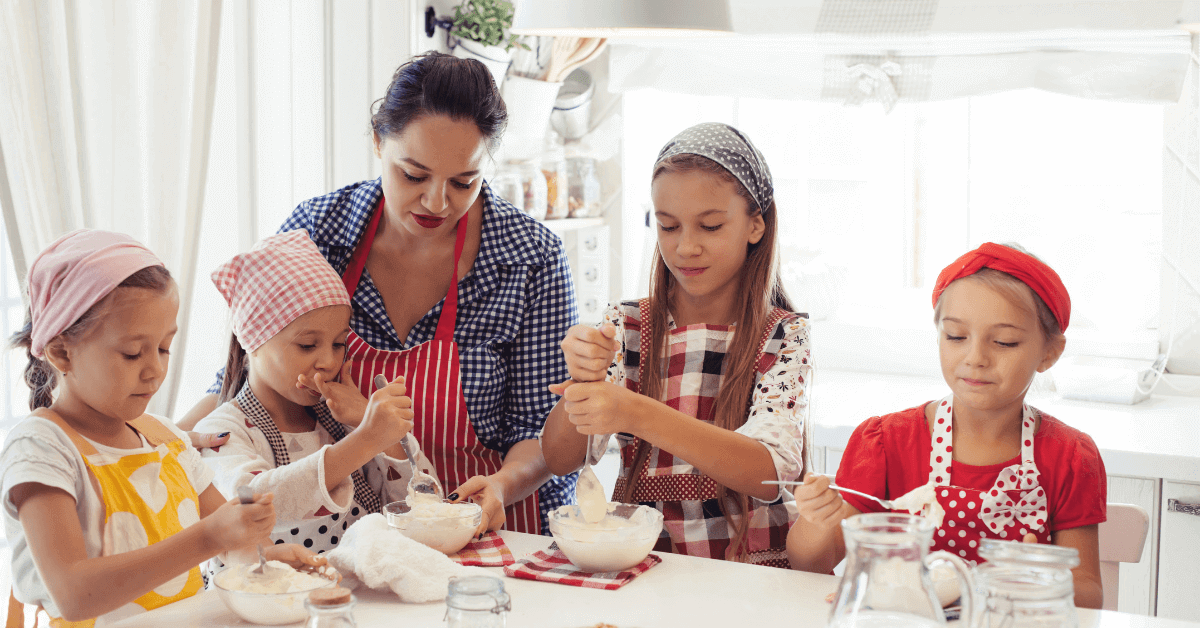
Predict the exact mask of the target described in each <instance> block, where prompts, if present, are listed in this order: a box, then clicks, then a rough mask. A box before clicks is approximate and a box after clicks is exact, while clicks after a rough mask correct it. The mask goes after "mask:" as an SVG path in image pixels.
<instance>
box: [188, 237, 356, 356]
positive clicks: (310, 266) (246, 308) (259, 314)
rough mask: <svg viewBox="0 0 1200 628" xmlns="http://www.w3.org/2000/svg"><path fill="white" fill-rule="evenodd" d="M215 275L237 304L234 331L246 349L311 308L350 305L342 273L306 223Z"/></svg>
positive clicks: (224, 292)
mask: <svg viewBox="0 0 1200 628" xmlns="http://www.w3.org/2000/svg"><path fill="white" fill-rule="evenodd" d="M212 280H213V283H214V284H216V285H217V290H220V291H221V296H223V297H225V302H226V303H228V304H229V308H230V310H232V314H233V333H234V334H236V335H237V338H238V341H239V342H241V343H242V348H243V349H245V350H246V353H250V352H251V351H254V350H255V349H257V348H259V347H260V346H262V344H263V343H264V342H266V341H268V340H270V339H271V337H273V336H274V335H275V334H277V333H279V332H280V331H282V330H283V328H284V327H287V326H288V325H289V324H290V323H291V322H292V321H294V320H296V319H297V318H299V317H300V316H301V315H303V314H305V313H307V312H311V311H312V310H315V309H317V308H321V307H327V306H330V305H346V306H349V305H350V295H349V294H347V293H346V286H345V284H343V283H342V278H341V276H340V275H338V274H337V272H335V271H334V270H333V268H331V267H330V266H329V262H327V261H326V260H325V256H324V255H321V251H319V250H318V249H317V246H316V245H315V244H313V242H312V240H310V239H309V237H308V231H305V230H304V229H297V230H295V231H288V232H287V233H280V234H276V235H273V236H271V237H269V238H264V239H263V240H262V241H260V242H259V243H258V244H256V245H255V246H254V248H253V249H252V250H251V251H250V252H249V253H242V254H241V255H237V256H235V257H234V258H233V259H231V260H229V261H228V262H226V263H224V264H222V265H221V267H220V268H218V269H217V270H215V271H213V274H212Z"/></svg>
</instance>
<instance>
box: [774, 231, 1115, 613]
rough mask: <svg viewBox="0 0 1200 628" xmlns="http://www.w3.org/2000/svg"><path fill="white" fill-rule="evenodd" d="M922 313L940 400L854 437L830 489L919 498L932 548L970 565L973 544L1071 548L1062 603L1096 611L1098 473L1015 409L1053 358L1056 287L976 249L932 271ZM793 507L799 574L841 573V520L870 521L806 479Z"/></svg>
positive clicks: (1061, 340)
mask: <svg viewBox="0 0 1200 628" xmlns="http://www.w3.org/2000/svg"><path fill="white" fill-rule="evenodd" d="M933 308H934V324H935V325H936V326H937V329H938V353H939V355H940V358H941V366H942V377H943V378H944V379H945V380H946V384H947V385H949V387H950V394H949V395H947V396H946V397H945V398H943V399H940V400H937V401H930V402H928V403H923V404H921V405H919V406H916V407H914V408H910V409H908V410H903V411H900V412H896V413H893V414H888V415H885V416H881V417H874V418H871V419H868V420H867V421H865V422H863V423H862V424H861V425H859V426H858V428H856V429H855V430H854V434H853V435H852V436H851V437H850V441H849V443H848V444H847V445H846V450H845V453H844V454H843V456H842V463H841V467H840V468H839V469H838V473H837V483H838V485H839V486H842V487H845V488H848V489H854V490H857V491H861V492H863V493H866V494H868V495H874V496H876V497H879V498H882V499H890V500H895V499H897V498H899V497H901V496H904V495H907V494H910V492H912V494H913V495H922V496H923V497H922V498H921V499H918V500H915V501H920V502H923V503H921V504H911V507H912V510H913V511H914V512H913V514H923V515H926V516H928V517H930V518H931V519H933V520H934V521H935V525H936V526H937V529H936V530H935V532H934V536H933V542H934V545H933V547H934V549H938V550H945V551H948V552H951V553H952V554H954V555H956V556H960V557H962V559H963V560H965V561H967V562H969V563H970V564H975V563H977V562H979V561H980V560H981V558H980V556H979V545H980V541H981V540H982V539H999V540H1008V541H1025V542H1029V543H1034V542H1036V543H1053V544H1055V545H1061V546H1065V547H1071V548H1075V549H1076V550H1078V552H1079V566H1078V567H1076V568H1075V569H1074V577H1075V578H1074V580H1075V582H1074V584H1075V604H1076V605H1077V606H1083V607H1091V608H1100V605H1101V601H1102V597H1103V592H1102V589H1101V586H1100V563H1099V541H1098V537H1097V524H1099V523H1101V522H1103V521H1104V520H1105V512H1106V509H1105V501H1106V491H1107V484H1106V478H1105V473H1104V462H1103V461H1102V460H1101V459H1100V454H1099V452H1098V451H1097V449H1096V444H1095V443H1093V442H1092V439H1091V438H1089V437H1088V435H1087V434H1084V433H1083V432H1080V431H1079V430H1076V429H1074V428H1071V427H1068V426H1067V425H1065V424H1063V423H1062V422H1061V421H1059V420H1058V419H1055V418H1054V417H1052V416H1050V415H1048V414H1045V413H1043V412H1040V411H1039V410H1037V409H1036V408H1033V407H1031V406H1029V405H1028V404H1026V403H1025V394H1026V392H1028V390H1029V386H1030V385H1031V384H1032V382H1033V378H1034V376H1035V375H1036V374H1037V373H1040V372H1043V371H1045V370H1046V369H1049V368H1050V367H1051V366H1053V365H1054V363H1055V362H1056V361H1057V360H1058V358H1059V356H1061V355H1062V352H1063V348H1064V347H1065V346H1066V339H1065V337H1064V336H1063V332H1064V331H1065V330H1066V329H1067V324H1068V323H1069V322H1070V319H1071V297H1070V295H1069V294H1067V289H1066V287H1065V286H1064V285H1063V283H1062V280H1061V279H1060V278H1059V276H1058V273H1056V272H1054V270H1053V269H1052V268H1050V267H1049V266H1047V265H1046V264H1045V263H1043V262H1042V261H1041V260H1039V259H1037V258H1036V257H1034V256H1032V255H1029V254H1028V253H1026V252H1025V251H1023V250H1021V249H1019V248H1017V247H1016V246H1002V245H999V244H994V243H991V242H988V243H985V244H984V245H983V246H981V247H979V248H978V249H976V250H974V251H970V252H969V253H966V254H965V255H963V256H962V257H960V258H958V259H957V260H955V261H954V262H953V263H952V264H950V265H949V266H947V267H946V268H945V269H944V270H943V271H942V272H941V274H940V275H939V276H938V279H937V284H936V285H935V287H934V290H933ZM795 495H796V507H797V510H798V511H799V513H800V517H799V519H798V520H797V521H796V524H795V525H794V526H793V527H792V531H791V533H790V534H789V536H788V550H789V555H790V557H791V560H792V564H793V565H794V566H795V567H796V568H798V569H805V570H808V571H818V572H828V571H830V570H831V569H833V567H834V565H836V564H837V563H838V562H839V561H840V560H841V558H842V556H843V554H844V553H845V550H844V548H845V546H844V544H843V540H842V535H841V526H840V525H839V524H840V522H841V521H842V520H843V519H845V518H846V517H850V516H853V515H856V514H858V513H860V512H879V511H881V510H882V508H881V507H880V506H879V505H878V504H877V503H876V502H873V501H869V500H866V499H862V498H860V497H858V496H856V495H851V494H848V493H847V494H845V495H840V494H839V493H838V492H837V491H834V490H831V489H830V488H829V479H828V478H827V477H818V476H814V475H811V474H810V475H808V476H807V477H805V483H804V485H803V486H799V487H797V488H796V491H795Z"/></svg>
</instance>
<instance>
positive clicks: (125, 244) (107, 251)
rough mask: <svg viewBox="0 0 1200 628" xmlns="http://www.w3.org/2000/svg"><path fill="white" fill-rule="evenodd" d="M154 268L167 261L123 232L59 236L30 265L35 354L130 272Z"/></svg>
mask: <svg viewBox="0 0 1200 628" xmlns="http://www.w3.org/2000/svg"><path fill="white" fill-rule="evenodd" d="M151 266H164V264H163V263H162V260H160V259H158V256H157V255H155V254H154V253H152V252H151V251H150V249H148V248H146V247H144V246H142V244H141V243H139V242H138V241H137V240H134V239H133V238H131V237H129V236H127V235H125V234H123V233H113V232H112V231H100V230H98V229H78V230H76V231H72V232H71V233H68V234H67V235H65V236H63V237H61V238H59V239H57V240H55V241H54V242H53V243H52V244H51V245H50V246H48V247H46V249H45V250H44V251H42V252H41V253H39V254H38V256H37V258H36V259H34V260H33V264H31V265H30V266H29V275H28V278H27V279H26V282H27V283H28V285H29V310H30V314H31V318H32V322H33V330H32V331H33V333H32V336H33V345H32V346H31V347H30V349H29V352H30V353H32V354H33V355H34V357H38V358H40V357H42V350H43V349H45V348H46V343H48V342H50V341H51V340H53V339H54V337H55V336H57V335H59V334H61V333H63V332H64V331H66V329H67V328H68V327H70V326H71V325H73V324H74V323H75V321H77V320H79V317H80V316H83V315H84V313H85V312H87V311H88V310H90V309H91V308H92V306H93V305H96V304H97V303H99V302H100V299H103V298H104V297H105V296H107V295H108V293H109V292H112V291H113V288H116V287H117V286H118V285H120V284H121V282H122V281H125V280H126V279H127V278H128V277H129V276H130V275H132V274H134V273H136V272H137V271H139V270H141V269H143V268H149V267H151Z"/></svg>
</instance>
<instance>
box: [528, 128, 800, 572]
mask: <svg viewBox="0 0 1200 628" xmlns="http://www.w3.org/2000/svg"><path fill="white" fill-rule="evenodd" d="M651 196H652V198H653V201H654V216H655V219H656V222H657V232H658V247H657V249H656V250H655V254H654V261H653V263H654V270H653V275H652V278H651V285H650V297H649V298H648V299H642V300H640V301H631V302H628V303H622V304H618V305H614V306H612V307H610V308H609V310H608V311H607V313H606V315H605V321H604V323H602V324H601V325H600V326H599V327H598V328H593V327H589V326H583V325H577V326H575V327H572V328H571V329H570V330H569V332H568V334H567V337H566V339H565V340H564V341H563V343H562V348H563V353H564V354H565V356H566V361H567V366H568V368H569V370H570V374H571V380H570V381H568V382H566V383H564V384H563V385H561V386H554V387H551V390H553V391H555V392H556V393H558V394H561V395H563V399H562V400H561V401H560V402H559V403H558V404H557V405H556V406H555V408H554V410H553V411H552V412H551V414H550V417H549V418H548V419H547V421H546V428H545V431H544V433H543V435H542V452H543V454H544V456H545V458H546V462H547V464H548V465H549V467H550V469H551V471H553V472H555V473H557V474H559V475H565V474H567V473H570V472H573V471H575V470H576V469H578V468H579V467H580V465H581V464H583V462H584V460H585V453H586V455H587V457H588V458H589V459H592V460H594V459H595V458H598V456H599V454H600V453H602V452H603V451H604V449H605V447H606V446H607V443H608V442H609V440H610V437H611V436H612V435H614V434H615V435H616V437H617V441H618V443H619V444H620V446H621V466H622V472H621V477H620V478H619V479H618V481H617V486H616V491H615V494H614V495H613V500H614V501H618V502H627V503H643V504H649V505H651V506H653V507H655V508H657V509H659V510H661V511H662V513H663V520H664V524H663V531H664V536H663V538H662V539H660V542H659V544H658V546H657V547H656V548H655V549H656V551H666V552H675V553H680V554H688V555H691V556H702V557H707V558H716V559H729V560H738V561H743V562H749V563H754V564H759V565H771V566H777V567H784V568H786V567H787V566H788V563H787V556H786V555H785V550H784V540H785V538H786V535H787V529H788V524H789V522H790V520H791V519H792V518H793V513H794V511H793V510H791V508H790V503H789V502H790V499H788V498H789V495H788V494H787V492H786V490H781V489H780V488H779V487H777V486H767V485H764V484H763V481H764V480H793V479H795V478H797V477H799V476H800V474H801V473H802V471H803V468H804V464H805V461H804V456H803V450H804V440H805V428H806V426H807V415H808V394H807V382H808V381H810V379H811V372H812V367H811V360H810V357H809V344H808V319H807V316H806V315H804V314H799V313H796V312H794V311H793V309H794V308H793V307H792V305H791V302H790V301H789V300H788V298H787V295H786V294H785V293H784V290H783V287H782V285H781V283H780V281H779V275H778V259H777V253H776V230H777V212H776V208H775V199H774V194H773V189H772V184H771V173H770V170H769V169H768V168H767V164H766V161H765V160H764V159H763V157H762V154H761V153H759V152H758V149H756V148H755V147H754V145H753V144H752V143H751V142H750V140H749V138H747V137H746V135H745V134H743V133H742V132H740V131H738V130H737V129H734V128H733V127H731V126H729V125H726V124H719V123H707V124H700V125H697V126H694V127H692V128H690V129H687V130H685V131H683V132H682V133H680V134H679V135H677V136H675V137H674V138H673V139H672V140H671V141H670V142H668V143H667V145H666V146H665V147H664V148H663V150H662V151H661V152H660V154H659V156H658V160H657V161H656V162H655V164H654V174H653V178H652V183H651ZM589 435H597V437H596V438H593V439H592V440H591V448H592V451H591V452H590V453H587V452H585V449H587V448H588V436H589Z"/></svg>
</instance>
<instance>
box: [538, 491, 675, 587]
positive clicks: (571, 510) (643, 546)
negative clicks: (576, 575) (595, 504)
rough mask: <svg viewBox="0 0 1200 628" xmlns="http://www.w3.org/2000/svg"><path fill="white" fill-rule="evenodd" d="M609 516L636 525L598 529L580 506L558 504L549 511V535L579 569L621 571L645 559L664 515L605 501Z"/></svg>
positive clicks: (648, 508) (654, 541) (649, 509)
mask: <svg viewBox="0 0 1200 628" xmlns="http://www.w3.org/2000/svg"><path fill="white" fill-rule="evenodd" d="M608 515H609V516H613V517H619V518H621V519H626V520H633V521H636V522H637V524H636V525H633V526H630V527H626V528H618V529H616V530H597V529H595V528H593V527H590V526H588V524H587V523H586V522H585V521H584V520H583V516H582V513H580V511H579V506H559V507H558V508H557V509H556V510H555V511H554V512H552V513H550V534H552V535H554V540H555V542H556V543H558V549H560V550H562V553H563V554H566V556H567V558H569V559H570V560H571V562H572V563H573V564H574V565H575V566H576V567H579V569H580V571H587V572H591V573H607V572H613V571H623V570H625V569H629V568H630V567H633V566H635V565H637V564H638V563H640V562H642V561H643V560H645V559H646V556H647V555H649V554H650V550H652V549H654V544H655V543H657V542H658V537H659V535H660V534H661V533H662V527H663V516H662V513H661V512H659V511H658V510H656V509H654V508H651V507H649V506H635V505H633V504H618V503H612V502H610V503H609V504H608Z"/></svg>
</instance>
